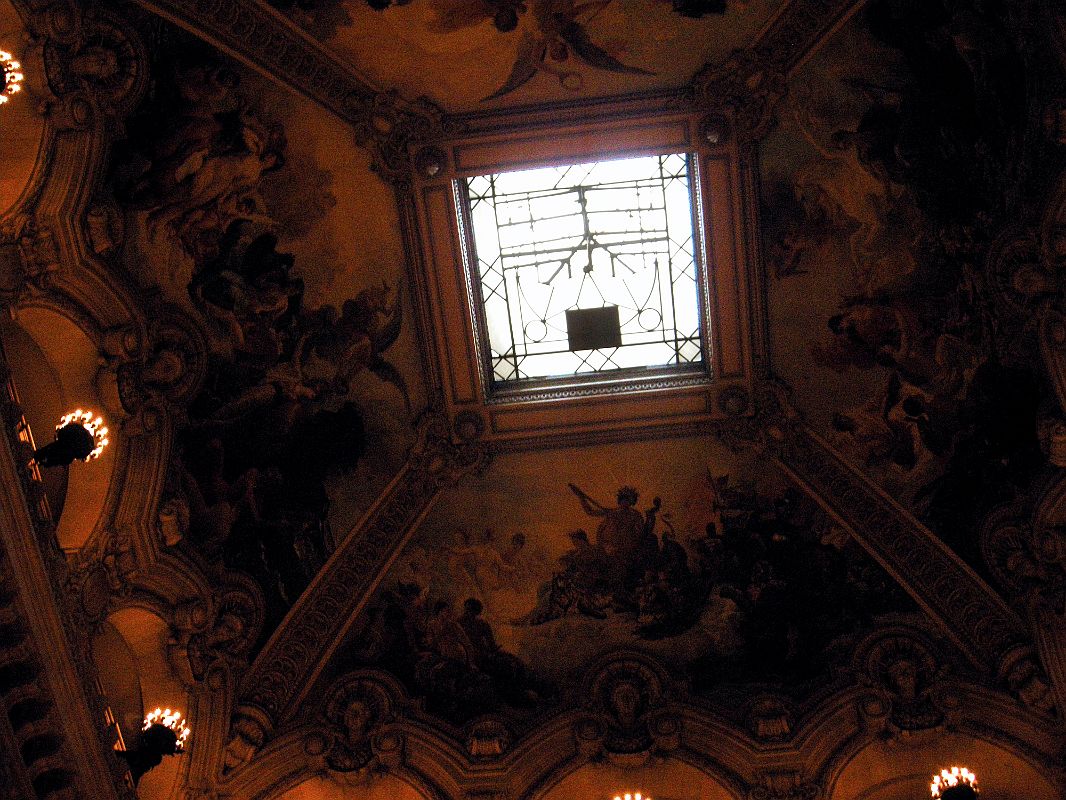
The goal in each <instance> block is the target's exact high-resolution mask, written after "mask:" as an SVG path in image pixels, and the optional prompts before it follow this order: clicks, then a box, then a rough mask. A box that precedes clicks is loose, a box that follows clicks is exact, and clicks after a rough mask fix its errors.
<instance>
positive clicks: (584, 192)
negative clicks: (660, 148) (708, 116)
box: [467, 154, 703, 381]
mask: <svg viewBox="0 0 1066 800" xmlns="http://www.w3.org/2000/svg"><path fill="white" fill-rule="evenodd" d="M688 187H689V180H688V158H687V156H685V155H684V154H671V155H666V156H647V157H640V158H631V159H620V160H616V161H603V162H595V163H588V164H571V165H567V166H562V167H548V168H542V169H534V170H523V171H518V172H508V173H498V174H494V175H483V176H476V177H473V178H470V179H468V181H467V192H468V195H469V198H470V208H471V224H472V229H473V234H474V244H475V250H476V253H477V267H478V275H479V278H480V280H481V295H482V302H483V314H484V319H485V328H486V330H487V332H488V340H489V341H488V344H489V350H490V354H491V363H492V366H493V377H494V379H495V380H496V381H512V380H518V379H522V378H539V377H544V378H546V377H554V376H563V375H572V374H581V373H586V372H601V371H605V370H614V369H631V368H639V367H661V366H670V365H684V364H692V363H700V362H701V361H702V359H703V353H702V349H701V337H700V326H699V317H700V314H699V303H698V299H697V298H698V293H697V270H696V265H695V262H694V259H693V244H692V243H693V231H692V202H691V198H690V197H689V188H688ZM605 306H607V307H611V306H616V307H617V309H618V329H617V334H618V335H619V336H620V339H616V340H615V343H617V342H618V341H619V340H620V341H621V346H618V347H613V346H612V347H605V348H603V349H600V350H580V351H576V352H572V351H571V350H570V339H569V336H568V332H567V313H566V312H567V310H571V311H573V310H578V309H580V310H587V309H597V308H602V307H605ZM600 341H603V340H600Z"/></svg>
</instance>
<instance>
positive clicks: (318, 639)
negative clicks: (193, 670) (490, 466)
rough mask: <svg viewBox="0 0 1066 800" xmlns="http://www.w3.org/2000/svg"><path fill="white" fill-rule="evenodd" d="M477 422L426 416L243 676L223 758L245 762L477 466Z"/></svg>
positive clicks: (483, 460) (484, 454) (484, 457)
mask: <svg viewBox="0 0 1066 800" xmlns="http://www.w3.org/2000/svg"><path fill="white" fill-rule="evenodd" d="M479 434H480V426H479V425H478V424H477V423H476V422H475V421H469V423H464V422H463V421H459V422H458V423H457V425H456V433H455V434H453V433H452V431H451V429H450V427H449V425H448V423H447V421H446V420H445V419H444V418H443V417H440V416H436V415H430V416H428V417H427V418H425V419H424V420H423V421H422V423H421V425H420V429H419V440H418V443H417V444H416V445H415V447H414V449H413V450H412V452H411V454H410V456H409V457H408V461H407V463H406V464H405V465H404V466H403V468H402V469H401V470H400V472H399V474H397V475H396V477H395V478H394V479H393V480H392V482H391V483H390V484H389V486H388V487H387V488H386V490H385V491H384V492H383V493H382V495H381V496H380V497H379V498H378V500H377V501H376V502H375V503H374V505H373V506H372V507H371V508H370V510H369V511H368V512H367V513H366V514H365V515H364V517H363V519H362V520H361V521H360V523H359V524H358V525H357V526H356V527H355V529H354V530H352V531H351V532H350V533H349V534H348V536H347V537H346V538H344V540H343V541H341V542H340V543H339V544H338V546H337V549H336V551H334V553H333V555H332V556H331V557H330V559H329V561H328V562H327V563H326V565H325V566H324V567H323V568H322V569H321V571H320V572H319V573H318V575H317V576H316V577H315V579H314V581H312V583H311V585H310V586H309V587H308V588H307V590H306V591H304V593H303V594H302V595H301V596H300V599H299V600H298V601H297V603H296V605H295V606H293V608H292V610H291V611H290V612H289V614H288V615H287V616H286V618H285V619H284V621H283V622H282V624H281V626H280V627H279V628H278V630H277V631H275V633H274V635H273V636H272V637H271V639H270V641H269V642H268V643H267V645H266V646H265V647H264V648H263V650H262V651H261V652H260V654H259V656H258V657H257V658H256V660H255V662H254V663H253V664H252V667H251V668H250V669H249V671H248V672H247V673H246V675H245V676H244V680H243V682H242V690H241V692H240V705H239V707H238V709H237V712H236V718H235V722H234V731H235V736H234V737H233V739H232V741H231V743H230V747H229V753H228V763H229V764H230V765H236V764H239V763H242V762H244V761H247V760H248V758H250V757H251V755H252V754H253V753H254V752H255V750H256V749H257V748H258V747H260V746H261V745H262V743H263V741H264V738H265V735H266V734H267V733H268V732H270V731H271V730H272V729H273V728H274V726H276V725H277V724H278V723H280V722H281V721H282V720H283V719H284V718H285V717H287V716H289V715H290V714H292V713H293V710H294V708H295V707H296V706H297V705H298V704H299V702H300V701H301V699H302V698H304V697H306V695H307V693H308V692H309V691H310V690H311V688H312V686H313V684H314V682H315V679H316V678H317V677H318V675H319V674H320V673H321V671H322V670H323V669H324V668H325V666H326V664H327V663H328V661H329V658H330V656H331V655H332V654H333V652H334V651H335V650H336V648H337V647H338V646H339V645H340V643H341V641H342V639H343V638H344V635H345V633H346V632H347V631H348V629H349V628H350V627H351V625H352V623H353V621H354V620H355V618H356V616H357V615H358V614H359V613H360V611H361V610H362V609H363V607H364V606H365V604H366V603H367V601H368V600H369V598H370V595H371V594H372V593H373V591H374V589H375V588H376V587H377V585H378V583H380V581H381V580H382V579H383V577H384V575H385V573H386V572H387V570H388V568H389V566H390V565H391V564H392V562H393V561H394V560H395V559H396V557H397V556H398V555H399V554H400V551H401V550H402V549H403V547H404V545H405V544H406V543H407V541H408V539H409V538H410V537H411V534H412V533H413V532H414V531H415V529H416V528H417V527H418V524H419V523H420V522H421V521H422V519H423V518H424V517H425V515H426V514H427V513H428V512H429V510H430V508H431V507H432V505H433V503H434V501H435V500H436V499H437V497H438V495H439V493H440V490H441V489H442V488H444V487H445V486H447V485H449V484H452V483H454V482H455V481H457V480H459V478H461V477H462V476H463V475H466V474H468V473H470V472H472V471H475V470H479V469H482V468H483V467H484V466H485V465H486V464H487V462H488V451H487V449H486V448H485V447H484V446H482V445H481V444H479V443H478V442H477V441H476V439H477V437H478V435H479Z"/></svg>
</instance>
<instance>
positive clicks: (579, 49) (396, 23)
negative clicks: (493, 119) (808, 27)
mask: <svg viewBox="0 0 1066 800" xmlns="http://www.w3.org/2000/svg"><path fill="white" fill-rule="evenodd" d="M274 5H275V6H276V7H279V8H280V9H282V10H284V11H286V12H287V13H288V14H289V15H290V16H291V17H292V18H293V19H294V21H296V22H297V24H300V25H302V26H303V27H305V28H306V29H308V30H309V31H310V32H311V33H312V34H314V35H316V36H318V37H320V38H321V39H322V40H323V42H324V43H325V44H326V46H327V47H328V48H329V49H330V50H331V51H332V52H334V53H335V54H336V55H337V56H339V57H340V58H341V59H342V60H344V61H346V62H348V63H349V64H351V65H352V66H353V67H354V68H355V70H356V71H357V72H359V73H360V74H361V75H363V76H364V77H365V78H366V80H367V81H368V82H369V83H370V84H371V85H374V86H379V87H382V88H387V89H395V90H397V91H399V92H400V94H401V95H402V96H404V97H405V98H407V99H411V100H413V99H416V98H419V97H428V98H429V99H430V100H432V101H433V102H434V103H436V104H438V105H439V106H441V107H442V108H444V109H445V110H447V111H474V110H483V109H487V108H495V107H499V106H503V105H520V104H526V103H545V102H560V101H568V100H574V99H580V98H589V97H601V96H606V95H616V94H627V93H632V92H643V91H650V90H653V89H663V88H675V87H678V86H683V85H684V84H686V83H688V81H689V80H690V79H691V78H692V76H693V75H694V74H695V73H696V71H697V70H699V68H700V67H702V66H703V65H704V64H708V63H715V62H718V61H721V60H722V59H724V58H725V57H726V56H727V55H728V54H729V53H730V52H732V51H733V50H735V49H740V48H742V47H744V46H746V45H749V44H750V43H751V42H752V41H753V40H754V39H755V37H756V35H757V34H758V32H759V31H760V30H761V29H762V28H763V27H764V26H765V25H766V24H767V22H769V20H770V19H771V18H772V17H773V15H774V14H775V13H776V12H777V11H779V10H780V8H781V7H782V5H783V3H782V2H781V0H742V2H729V3H724V2H722V3H718V2H710V3H707V2H703V3H699V2H697V3H687V4H685V3H673V2H672V0H530V2H524V3H522V2H504V3H499V2H495V3H494V2H482V0H412V1H411V2H400V3H392V4H385V3H369V4H368V3H366V2H363V1H362V0H340V1H339V2H325V3H318V2H316V3H310V4H303V3H299V2H296V3H294V2H291V1H290V0H275V2H274ZM381 5H387V6H388V7H386V8H379V9H375V8H372V6H381ZM674 6H677V7H678V8H679V9H681V10H675V9H674ZM686 9H689V10H688V11H687V14H686V13H682V11H684V10H686ZM498 14H499V15H501V16H500V17H499V18H498V17H497V15H498ZM512 15H513V16H512ZM512 25H513V27H512ZM501 28H502V29H501Z"/></svg>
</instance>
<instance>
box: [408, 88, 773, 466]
mask: <svg viewBox="0 0 1066 800" xmlns="http://www.w3.org/2000/svg"><path fill="white" fill-rule="evenodd" d="M455 128H456V129H457V130H458V131H459V133H457V134H454V135H452V136H451V137H450V138H447V139H443V140H440V141H435V142H432V143H426V144H424V145H423V146H422V147H420V148H419V149H418V150H416V151H414V152H412V153H411V157H412V166H413V176H414V177H413V181H412V186H411V192H410V194H408V195H407V196H406V198H405V200H406V202H408V203H410V204H411V206H412V211H413V214H412V216H413V217H414V218H415V219H416V220H417V228H418V230H417V236H418V238H419V240H420V245H421V251H422V252H423V253H424V254H425V262H424V270H423V271H422V272H421V274H419V275H416V276H415V281H414V283H415V290H416V291H417V292H418V293H419V300H420V301H421V305H422V306H423V307H424V308H427V309H431V311H430V315H429V322H430V325H431V327H432V330H431V331H427V333H429V334H431V335H430V336H429V337H428V339H429V341H430V344H431V348H432V353H431V356H432V359H433V360H434V362H435V363H436V364H437V366H438V369H439V374H440V380H441V382H442V386H441V387H440V388H441V397H442V400H443V403H444V406H445V408H444V410H445V411H446V413H447V414H448V416H449V417H450V418H455V417H456V416H457V415H459V414H463V413H467V414H468V413H475V414H477V415H479V416H480V417H482V418H483V419H484V420H485V423H486V425H485V428H486V430H485V438H486V440H488V441H490V442H494V443H496V444H497V445H498V446H502V447H505V448H506V447H522V448H524V447H529V446H531V445H532V446H536V442H538V441H539V442H547V441H550V440H552V439H553V438H554V439H556V440H557V438H558V437H559V436H566V437H576V438H581V439H582V440H584V441H588V440H589V439H593V440H596V439H598V440H611V439H615V438H619V437H625V436H626V435H629V434H632V432H633V430H634V429H635V428H638V427H640V428H645V429H647V428H648V427H649V426H650V427H652V428H653V429H654V430H656V431H658V432H660V433H667V432H670V431H673V430H679V429H681V428H691V427H692V426H693V425H694V424H699V423H704V422H709V421H712V420H715V419H721V418H724V417H730V416H733V417H735V416H745V415H749V414H751V413H752V404H751V396H752V391H751V387H752V384H753V381H754V380H755V379H756V378H757V377H758V376H756V375H755V374H754V367H753V365H754V364H757V363H762V361H763V359H762V357H761V353H757V352H755V350H756V347H757V345H756V342H761V337H758V336H756V332H755V329H754V325H755V324H756V322H755V321H754V320H753V317H752V312H751V309H752V308H753V307H760V304H758V303H753V302H752V298H751V295H752V292H754V291H756V290H757V289H756V287H758V286H759V281H758V278H757V275H756V272H755V270H756V269H757V266H756V264H755V263H754V262H753V258H752V256H751V254H752V253H755V252H757V250H758V248H757V247H755V246H753V242H752V241H751V236H752V235H753V231H754V220H755V213H756V212H755V209H754V208H752V207H751V205H752V200H751V195H750V193H747V192H745V191H744V186H745V185H746V184H747V181H748V179H749V178H750V170H751V165H750V164H748V163H747V162H746V159H745V155H744V154H745V153H746V152H747V150H746V148H743V147H741V146H740V145H739V144H738V137H736V136H735V135H733V131H732V123H731V121H730V120H729V119H727V118H724V117H721V118H720V117H715V118H710V119H709V118H707V117H705V116H704V115H702V114H701V113H700V112H698V111H697V110H695V109H694V107H693V106H692V105H691V104H690V103H689V102H688V101H687V100H686V99H685V98H684V97H683V96H678V95H657V96H649V97H645V98H641V99H640V100H639V101H636V102H633V101H631V102H627V103H625V104H608V103H604V102H596V103H589V104H586V105H582V106H573V107H570V108H567V109H566V110H565V111H564V112H563V113H562V114H560V115H559V116H557V117H556V118H554V119H549V118H546V117H545V116H544V115H543V114H542V113H540V112H539V111H538V110H536V109H523V110H517V111H513V112H505V113H499V112H497V113H494V114H487V115H482V116H476V115H475V116H468V117H465V118H460V119H459V120H458V121H457V124H456V126H455ZM676 152H685V153H689V154H690V155H691V156H692V158H693V161H692V163H693V169H692V191H693V202H694V206H695V207H696V209H697V212H698V213H697V219H699V220H701V222H702V224H701V225H700V229H699V230H697V231H696V232H695V233H696V245H695V246H696V248H697V250H698V259H699V260H700V262H701V271H703V273H704V276H705V277H704V279H703V281H702V286H701V292H702V295H703V296H702V297H701V304H702V306H703V310H704V340H705V345H706V349H707V352H706V353H705V361H704V366H703V368H702V369H700V370H697V371H687V372H686V371H680V370H679V371H672V370H664V371H663V372H662V373H661V374H655V373H652V375H651V376H648V375H642V376H641V377H640V378H633V377H632V375H628V374H626V373H624V372H620V373H619V375H618V377H617V378H614V379H612V378H611V377H609V376H608V377H604V378H603V379H601V380H596V381H592V382H589V381H587V380H583V379H582V378H581V377H580V376H579V377H576V378H575V379H574V380H573V381H566V380H560V381H553V382H552V385H551V386H550V387H547V388H537V389H535V390H530V391H523V390H516V391H511V390H507V391H504V392H501V391H495V392H494V391H493V390H492V388H491V384H490V380H489V377H488V369H487V367H486V365H485V364H484V363H483V360H484V359H483V358H482V355H481V353H480V352H479V347H478V346H477V345H476V341H477V340H478V337H477V336H476V334H477V332H478V326H479V324H480V323H479V320H478V315H477V314H476V313H475V311H474V309H475V307H476V306H475V302H474V291H473V289H472V287H473V278H472V277H471V270H472V261H473V251H472V246H471V237H470V232H469V231H468V230H465V229H464V219H465V217H464V214H463V213H462V203H463V197H462V194H461V191H460V184H459V181H461V180H462V179H464V178H466V177H470V176H473V175H482V174H486V173H488V172H494V171H508V170H516V169H526V168H534V167H540V166H548V165H553V164H559V163H564V162H574V163H580V162H584V161H593V160H597V159H605V158H620V157H630V156H644V155H659V154H665V153H676Z"/></svg>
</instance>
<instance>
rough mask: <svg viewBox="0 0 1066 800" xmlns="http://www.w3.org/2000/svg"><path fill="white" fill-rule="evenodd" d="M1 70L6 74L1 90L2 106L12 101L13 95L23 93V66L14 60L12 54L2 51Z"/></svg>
mask: <svg viewBox="0 0 1066 800" xmlns="http://www.w3.org/2000/svg"><path fill="white" fill-rule="evenodd" d="M0 70H2V71H3V73H4V85H3V88H0V106H2V105H3V104H4V103H6V102H7V101H8V99H10V97H11V95H13V94H18V93H19V92H21V91H22V79H23V77H24V76H23V74H22V71H21V70H22V65H21V64H19V62H17V61H15V59H14V58H12V56H11V53H5V52H4V51H3V50H0Z"/></svg>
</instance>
